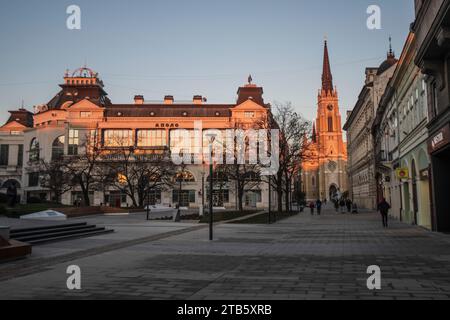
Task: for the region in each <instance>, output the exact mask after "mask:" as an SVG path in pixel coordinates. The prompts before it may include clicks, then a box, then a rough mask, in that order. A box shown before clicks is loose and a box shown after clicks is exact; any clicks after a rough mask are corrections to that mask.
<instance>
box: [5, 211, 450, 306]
mask: <svg viewBox="0 0 450 320" xmlns="http://www.w3.org/2000/svg"><path fill="white" fill-rule="evenodd" d="M391 227H392V229H388V230H384V229H382V228H381V226H380V219H379V216H378V215H377V214H370V213H367V214H361V215H356V216H354V215H353V216H352V215H337V214H334V213H332V212H331V211H329V210H328V211H325V214H324V215H322V216H321V217H317V216H315V217H311V216H310V215H308V214H303V215H299V216H296V217H293V218H290V219H287V220H283V221H281V222H279V223H277V224H274V225H270V226H269V225H235V224H233V225H231V224H230V225H220V226H217V227H216V230H215V236H216V239H217V240H215V241H213V242H209V241H208V240H207V232H208V230H207V229H201V230H195V231H192V232H188V233H183V234H178V235H174V236H171V237H169V238H163V239H159V240H156V241H149V242H146V243H140V244H137V245H134V246H130V247H125V248H120V249H118V250H114V251H110V252H105V253H100V254H97V255H92V256H88V257H84V258H77V259H76V260H73V261H67V262H65V263H59V264H55V265H53V266H49V267H48V268H47V269H45V270H40V271H39V272H36V273H34V274H31V275H27V276H22V277H18V278H14V279H10V280H7V281H3V282H0V299H54V298H66V299H149V300H150V299H156V300H162V299H199V300H223V299H238V300H239V299H243V300H255V299H261V300H272V299H273V300H286V299H288V300H300V299H327V300H336V299H337V300H342V299H382V300H394V299H396V300H405V299H438V300H447V299H450V268H449V267H450V245H449V244H450V237H449V236H446V235H441V234H433V233H430V232H428V231H426V230H423V229H421V228H417V227H413V226H409V225H405V224H402V223H400V222H397V221H392V222H391ZM70 264H77V265H79V266H80V267H81V269H82V290H81V291H80V292H72V291H68V290H67V289H66V287H65V283H66V277H67V275H66V274H65V268H66V267H67V266H68V265H70ZM370 265H379V266H380V267H381V270H382V290H381V291H369V290H368V289H367V286H366V280H367V277H368V275H367V274H366V270H367V267H368V266H370Z"/></svg>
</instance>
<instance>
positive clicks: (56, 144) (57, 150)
mask: <svg viewBox="0 0 450 320" xmlns="http://www.w3.org/2000/svg"><path fill="white" fill-rule="evenodd" d="M65 141H66V137H65V136H59V137H58V138H56V139H55V140H54V141H53V144H52V160H59V159H61V158H62V157H63V156H64V143H65Z"/></svg>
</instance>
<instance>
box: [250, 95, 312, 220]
mask: <svg viewBox="0 0 450 320" xmlns="http://www.w3.org/2000/svg"><path fill="white" fill-rule="evenodd" d="M257 125H258V127H260V128H266V129H270V128H276V129H278V130H279V131H280V137H279V154H280V159H279V160H280V161H279V170H278V172H276V174H275V175H274V176H273V177H272V178H271V179H270V180H271V183H272V186H273V187H274V188H275V190H276V193H277V198H278V201H277V202H278V211H279V212H281V211H283V205H282V204H283V194H284V196H285V201H284V202H285V210H286V211H290V210H291V195H292V185H293V182H294V180H295V177H298V176H300V174H301V168H302V163H303V162H304V161H305V160H306V159H307V158H308V155H309V152H308V151H309V150H310V146H311V144H310V142H309V140H308V139H307V137H308V135H309V133H310V132H311V124H310V122H308V121H307V120H305V119H304V118H303V117H302V116H301V115H300V114H298V113H297V112H295V111H294V108H293V106H292V104H291V103H290V102H287V103H284V104H283V103H278V102H275V104H274V113H273V114H271V115H269V116H268V117H267V118H266V119H262V120H261V121H260V122H259V123H258V124H257Z"/></svg>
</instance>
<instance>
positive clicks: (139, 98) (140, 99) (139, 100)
mask: <svg viewBox="0 0 450 320" xmlns="http://www.w3.org/2000/svg"><path fill="white" fill-rule="evenodd" d="M134 104H144V96H142V95H138V96H134Z"/></svg>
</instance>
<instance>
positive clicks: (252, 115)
mask: <svg viewBox="0 0 450 320" xmlns="http://www.w3.org/2000/svg"><path fill="white" fill-rule="evenodd" d="M244 117H246V118H254V117H255V113H254V112H253V111H246V112H244Z"/></svg>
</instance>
